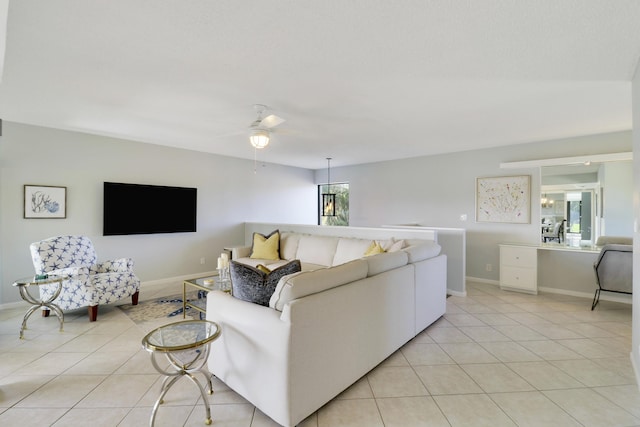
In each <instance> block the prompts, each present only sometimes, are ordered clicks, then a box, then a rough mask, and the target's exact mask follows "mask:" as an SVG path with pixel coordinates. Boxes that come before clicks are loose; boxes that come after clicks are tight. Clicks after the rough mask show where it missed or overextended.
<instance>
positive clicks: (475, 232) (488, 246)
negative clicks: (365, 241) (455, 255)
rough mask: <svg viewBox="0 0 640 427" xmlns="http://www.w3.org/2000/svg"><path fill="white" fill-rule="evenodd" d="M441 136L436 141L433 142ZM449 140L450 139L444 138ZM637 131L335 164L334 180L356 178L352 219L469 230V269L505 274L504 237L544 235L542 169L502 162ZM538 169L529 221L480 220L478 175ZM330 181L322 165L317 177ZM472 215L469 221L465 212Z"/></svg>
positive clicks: (625, 146) (565, 153) (587, 147)
mask: <svg viewBox="0 0 640 427" xmlns="http://www.w3.org/2000/svg"><path fill="white" fill-rule="evenodd" d="M431 142H432V143H433V141H431ZM442 143H443V144H445V143H446V142H442ZM631 149H632V142H631V131H623V132H614V133H608V134H601V135H590V136H585V137H579V138H567V139H558V140H552V141H544V142H537V143H526V144H517V145H510V146H507V147H497V148H490V149H482V150H473V151H466V152H459V153H450V154H442V155H434V156H425V157H415V158H410V159H405V160H395V161H387V162H379V163H370V164H362V165H355V166H347V167H335V168H333V167H332V168H331V178H332V180H333V181H334V182H347V183H349V209H350V211H349V224H350V225H352V226H362V227H376V226H380V225H383V224H387V225H393V224H420V225H422V226H425V227H445V228H464V229H466V244H467V248H466V275H467V277H473V278H478V279H481V280H486V281H488V282H496V283H497V282H498V280H499V247H498V245H499V244H500V243H505V242H513V243H532V244H538V243H539V242H540V232H541V229H540V225H539V224H540V204H539V200H540V199H539V197H540V169H539V168H537V167H536V168H529V169H501V168H500V163H503V162H515V161H525V160H536V159H541V158H555V157H571V156H577V155H583V154H584V155H588V154H602V153H611V152H628V151H631ZM511 175H530V176H531V222H530V223H529V224H506V223H478V222H476V221H475V197H476V178H478V177H490V176H511ZM325 180H326V172H325V171H324V170H317V171H316V183H322V182H324V181H325ZM464 217H466V220H463V219H462V218H464Z"/></svg>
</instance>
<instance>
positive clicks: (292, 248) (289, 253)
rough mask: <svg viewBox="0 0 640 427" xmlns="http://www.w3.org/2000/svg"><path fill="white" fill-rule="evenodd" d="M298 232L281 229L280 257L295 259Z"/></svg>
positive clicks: (298, 237)
mask: <svg viewBox="0 0 640 427" xmlns="http://www.w3.org/2000/svg"><path fill="white" fill-rule="evenodd" d="M299 241H300V234H299V233H293V232H291V231H283V232H281V233H280V258H282V259H295V258H296V252H297V251H298V242H299Z"/></svg>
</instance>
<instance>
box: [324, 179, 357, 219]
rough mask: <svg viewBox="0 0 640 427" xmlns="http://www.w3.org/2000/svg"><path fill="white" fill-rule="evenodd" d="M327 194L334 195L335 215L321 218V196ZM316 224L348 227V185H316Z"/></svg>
mask: <svg viewBox="0 0 640 427" xmlns="http://www.w3.org/2000/svg"><path fill="white" fill-rule="evenodd" d="M329 190H330V191H329ZM329 192H331V193H333V194H335V195H336V215H335V216H322V194H323V193H329ZM318 224H319V225H349V184H331V185H330V186H329V185H327V184H323V185H318Z"/></svg>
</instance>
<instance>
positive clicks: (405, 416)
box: [377, 397, 449, 427]
mask: <svg viewBox="0 0 640 427" xmlns="http://www.w3.org/2000/svg"><path fill="white" fill-rule="evenodd" d="M377 403H378V408H379V409H380V413H381V415H382V420H383V421H384V425H385V427H449V422H448V421H447V419H446V418H445V416H444V415H443V414H442V412H441V411H440V409H439V408H438V406H437V405H436V404H435V402H434V401H433V399H432V398H430V397H399V398H386V399H377Z"/></svg>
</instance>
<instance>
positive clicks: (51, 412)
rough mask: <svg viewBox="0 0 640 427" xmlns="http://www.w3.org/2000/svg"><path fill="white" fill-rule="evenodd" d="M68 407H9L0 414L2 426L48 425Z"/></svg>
mask: <svg viewBox="0 0 640 427" xmlns="http://www.w3.org/2000/svg"><path fill="white" fill-rule="evenodd" d="M69 409H70V408H50V409H41V408H36V409H34V408H10V409H7V410H6V411H4V412H3V413H1V414H0V425H2V426H7V427H9V426H22V427H28V426H29V427H30V426H34V427H36V426H49V425H51V424H52V423H53V422H55V421H56V420H57V419H59V418H60V417H62V416H63V415H64V414H65V412H67V411H68V410H69Z"/></svg>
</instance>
